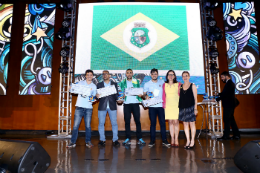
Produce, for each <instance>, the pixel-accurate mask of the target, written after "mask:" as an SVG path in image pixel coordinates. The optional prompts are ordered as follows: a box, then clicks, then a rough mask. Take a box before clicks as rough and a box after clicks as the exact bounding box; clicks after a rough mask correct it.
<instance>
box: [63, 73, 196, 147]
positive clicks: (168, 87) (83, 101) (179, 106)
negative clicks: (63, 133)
mask: <svg viewBox="0 0 260 173" xmlns="http://www.w3.org/2000/svg"><path fill="white" fill-rule="evenodd" d="M85 75H86V80H83V81H80V82H78V83H77V84H78V85H86V86H88V87H90V88H91V95H92V96H96V97H97V98H98V99H99V97H100V96H99V94H97V92H96V91H97V89H99V88H103V87H107V86H110V85H115V87H116V89H117V94H113V95H109V96H106V97H102V98H100V99H99V101H100V102H99V106H98V119H99V125H98V131H99V135H100V142H99V143H98V145H100V146H105V144H106V138H105V129H104V125H105V120H106V115H107V113H108V114H109V117H110V121H111V125H112V132H113V145H114V146H119V145H120V143H119V142H118V125H117V103H118V104H123V110H124V111H123V112H124V120H125V133H126V139H125V141H124V142H123V145H131V129H130V121H131V116H132V114H133V117H134V120H135V124H136V136H137V144H139V145H145V144H146V143H145V142H144V140H143V139H142V129H141V122H140V107H139V103H140V102H141V101H142V99H149V96H148V95H147V92H151V93H153V95H154V97H159V98H161V99H162V100H163V103H159V104H156V105H153V106H150V107H149V117H150V121H151V125H150V133H151V141H150V143H149V144H148V146H149V147H152V146H154V145H155V137H156V121H157V116H158V119H159V123H160V128H161V136H162V144H163V145H164V146H170V145H171V146H173V147H179V142H178V135H179V120H180V121H183V123H184V131H185V135H186V137H187V143H186V145H185V146H184V147H185V148H186V149H189V148H193V147H194V144H195V141H194V139H195V133H196V127H195V121H196V114H197V113H198V111H197V88H196V86H195V85H194V84H192V83H190V82H189V79H190V74H189V72H187V71H184V72H183V73H182V78H183V81H184V83H183V84H181V83H180V82H178V81H177V78H176V74H175V72H174V71H173V70H169V71H168V72H167V74H166V81H165V82H164V81H163V80H161V79H158V70H157V69H152V70H151V78H152V79H151V80H150V81H148V82H147V83H145V84H144V88H143V89H144V93H143V94H140V95H138V96H124V100H123V101H122V100H118V88H120V90H122V91H124V90H125V89H126V88H140V83H139V80H137V79H135V78H134V77H133V70H132V69H127V70H126V78H125V79H124V80H122V81H121V82H120V83H118V84H117V83H115V82H113V81H111V80H110V75H109V71H107V70H104V71H103V72H102V76H103V81H102V82H100V83H98V84H97V85H95V84H94V83H93V82H92V79H93V75H94V73H93V71H92V70H87V71H86V73H85ZM92 111H93V107H92V102H90V101H89V98H88V97H86V96H83V95H78V98H77V102H76V110H75V114H74V126H73V131H72V138H71V143H70V144H69V145H68V146H67V147H75V146H76V140H77V137H78V129H79V125H80V122H81V120H82V118H83V117H84V121H85V129H86V130H85V131H86V134H85V135H86V137H85V142H86V146H87V147H92V146H93V144H92V143H91V140H90V139H91V126H90V124H91V117H92ZM165 120H168V121H169V131H170V135H171V144H170V143H169V142H168V141H167V137H166V125H165ZM189 127H190V129H191V139H190V133H189Z"/></svg>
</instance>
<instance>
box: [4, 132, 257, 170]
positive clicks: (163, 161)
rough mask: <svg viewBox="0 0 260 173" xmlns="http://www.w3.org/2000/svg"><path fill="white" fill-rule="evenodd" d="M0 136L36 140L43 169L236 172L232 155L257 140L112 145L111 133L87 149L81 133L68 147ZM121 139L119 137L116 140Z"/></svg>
mask: <svg viewBox="0 0 260 173" xmlns="http://www.w3.org/2000/svg"><path fill="white" fill-rule="evenodd" d="M0 138H2V139H3V138H4V139H18V140H25V141H36V142H39V143H40V144H41V145H42V146H43V148H45V150H46V151H47V152H48V153H49V155H50V156H51V165H50V167H49V169H48V170H47V171H46V172H47V173H85V172H86V173H96V172H98V173H146V172H147V173H178V172H180V173H193V172H194V173H197V172H201V173H202V172H207V173H208V172H214V173H215V172H222V173H225V172H226V173H232V172H234V173H237V172H241V171H240V170H239V169H238V168H237V167H236V166H235V164H234V160H233V157H234V155H235V154H236V152H237V151H238V150H239V149H240V148H241V147H242V146H244V145H245V144H246V143H247V142H249V141H252V140H259V139H260V135H241V140H229V141H224V142H220V141H216V140H213V139H210V138H208V139H206V138H205V136H201V137H200V138H199V139H196V145H195V148H194V149H192V150H185V149H184V148H183V146H184V145H185V142H186V140H185V136H184V134H181V135H180V140H179V143H180V147H179V148H167V147H163V146H162V144H161V140H160V138H159V137H158V139H157V141H156V145H155V146H154V147H153V148H149V147H148V145H146V146H138V145H136V140H135V139H132V141H131V142H132V145H131V146H130V147H125V146H122V145H121V146H120V147H113V146H112V141H111V137H107V142H106V146H105V147H102V148H100V147H98V142H99V139H98V137H97V136H94V137H92V143H93V144H94V147H93V148H91V149H89V148H87V147H86V146H85V141H84V137H79V138H78V141H77V146H76V147H75V148H72V149H67V148H66V145H67V144H68V143H69V139H47V138H46V137H45V136H44V135H0ZM123 139H124V138H123V137H120V140H119V141H120V143H122V142H123ZM144 140H145V142H147V144H148V143H149V141H150V139H149V137H148V136H145V137H144ZM169 142H170V141H169Z"/></svg>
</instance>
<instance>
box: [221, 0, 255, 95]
mask: <svg viewBox="0 0 260 173" xmlns="http://www.w3.org/2000/svg"><path fill="white" fill-rule="evenodd" d="M223 14H224V16H223V17H224V25H225V26H224V27H225V36H226V43H227V58H228V68H229V72H230V74H231V77H232V80H233V82H234V83H235V85H236V94H259V93H260V62H259V45H258V37H257V30H256V18H255V8H254V3H253V2H235V3H223Z"/></svg>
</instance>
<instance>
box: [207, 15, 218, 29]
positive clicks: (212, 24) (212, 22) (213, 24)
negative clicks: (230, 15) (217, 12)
mask: <svg viewBox="0 0 260 173" xmlns="http://www.w3.org/2000/svg"><path fill="white" fill-rule="evenodd" d="M207 23H208V25H209V26H211V27H212V26H216V24H217V22H216V20H215V19H214V18H212V17H208V18H207Z"/></svg>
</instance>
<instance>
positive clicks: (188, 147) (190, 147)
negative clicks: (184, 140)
mask: <svg viewBox="0 0 260 173" xmlns="http://www.w3.org/2000/svg"><path fill="white" fill-rule="evenodd" d="M194 147H195V144H194V145H193V146H190V145H189V146H187V148H186V149H193V148H194Z"/></svg>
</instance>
